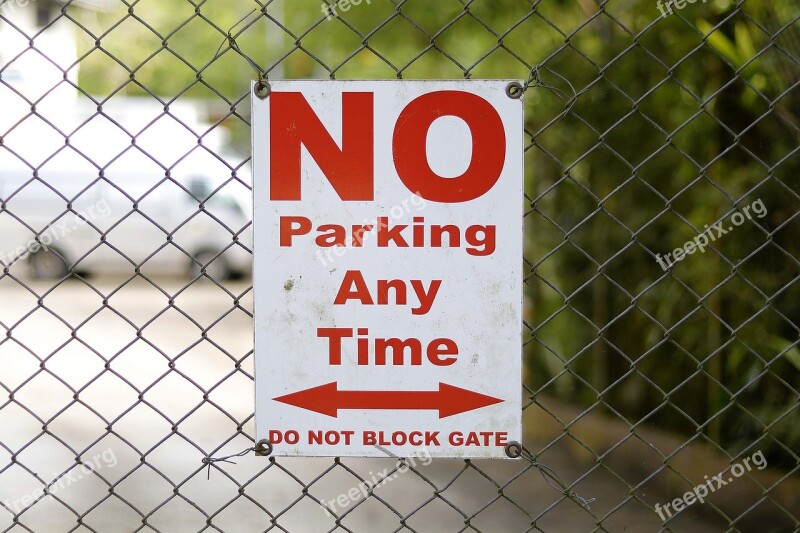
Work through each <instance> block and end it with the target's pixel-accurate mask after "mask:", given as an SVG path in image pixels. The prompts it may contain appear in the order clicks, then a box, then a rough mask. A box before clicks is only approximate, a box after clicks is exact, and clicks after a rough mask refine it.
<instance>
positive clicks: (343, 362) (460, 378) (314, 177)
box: [253, 81, 523, 457]
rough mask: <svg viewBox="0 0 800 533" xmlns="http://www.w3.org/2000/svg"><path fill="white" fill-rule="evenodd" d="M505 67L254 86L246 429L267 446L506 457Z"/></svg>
mask: <svg viewBox="0 0 800 533" xmlns="http://www.w3.org/2000/svg"><path fill="white" fill-rule="evenodd" d="M507 84H508V82H507V81H425V82H423V81H378V82H376V81H370V82H339V81H280V82H274V83H273V84H272V85H271V87H270V89H271V92H270V93H269V95H266V94H261V96H264V98H259V97H256V96H254V97H253V165H254V177H253V183H254V186H253V191H254V225H255V245H254V246H255V248H254V254H255V268H254V276H255V279H254V284H255V335H256V339H255V358H256V360H255V366H256V368H255V371H256V435H257V438H258V439H259V440H260V439H268V440H269V441H270V443H271V444H272V446H273V453H274V454H275V455H282V456H333V455H335V456H378V457H385V456H386V453H385V452H384V451H383V450H381V448H383V449H384V450H388V451H389V452H391V453H392V454H394V455H397V456H408V455H410V454H411V453H413V452H414V450H418V449H419V448H423V447H424V448H427V450H428V451H429V452H430V454H431V455H432V456H437V457H505V452H504V447H505V445H506V444H507V443H508V442H511V441H519V440H520V437H521V391H520V382H521V324H522V317H521V298H522V271H521V269H522V208H523V203H522V202H523V200H522V199H523V195H522V183H523V163H522V161H523V112H522V104H521V101H520V100H518V99H513V98H510V97H509V96H507V95H506V86H507ZM255 92H256V93H257V92H258V91H257V90H256V91H255ZM266 92H267V91H264V93H266Z"/></svg>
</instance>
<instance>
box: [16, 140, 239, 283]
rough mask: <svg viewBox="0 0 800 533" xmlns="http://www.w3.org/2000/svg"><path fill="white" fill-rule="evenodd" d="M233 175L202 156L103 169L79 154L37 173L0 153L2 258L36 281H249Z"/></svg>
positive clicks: (137, 158)
mask: <svg viewBox="0 0 800 533" xmlns="http://www.w3.org/2000/svg"><path fill="white" fill-rule="evenodd" d="M233 173H234V171H232V170H231V167H229V166H228V165H226V164H225V163H223V162H221V161H219V160H218V159H216V158H215V157H213V156H211V155H210V154H208V153H206V152H198V153H196V154H194V153H193V154H190V156H189V157H187V158H186V159H184V160H182V161H180V162H178V163H177V164H175V165H174V166H173V167H172V168H170V169H169V170H166V169H164V168H162V167H161V166H160V165H158V164H156V163H154V162H153V161H152V160H150V159H149V158H147V157H145V156H143V155H141V153H139V152H134V155H124V156H122V157H121V158H119V159H118V160H115V161H114V162H112V163H111V164H109V165H107V166H106V167H104V168H103V170H102V172H101V171H100V170H99V169H98V168H96V167H94V166H93V165H92V164H90V163H89V162H88V161H86V160H85V159H83V158H81V157H79V156H77V155H73V156H68V157H56V158H54V159H53V160H52V161H48V162H47V163H45V164H44V165H42V166H41V168H40V169H38V170H37V171H36V172H34V171H33V170H32V169H31V168H29V167H28V166H26V165H23V164H22V163H21V162H19V161H18V160H16V161H15V160H14V159H13V158H11V157H5V156H3V157H0V262H2V263H3V264H4V265H6V266H8V265H11V264H15V265H16V264H22V263H24V264H27V265H28V267H29V269H30V273H31V275H32V276H34V277H37V278H61V277H64V276H66V275H67V274H68V273H69V272H70V271H72V272H75V273H79V274H89V275H91V274H132V273H134V272H141V273H142V274H143V275H146V276H149V275H164V274H168V275H173V274H188V275H191V276H199V275H201V273H203V272H204V273H205V274H206V275H208V276H209V277H211V278H213V279H224V278H226V277H231V276H243V275H247V274H249V273H250V270H251V268H252V256H251V254H250V252H249V250H251V249H252V227H251V224H250V219H251V212H252V208H251V203H252V200H251V197H250V189H249V184H250V177H249V172H248V171H247V170H246V169H245V168H244V167H242V168H240V169H236V170H235V174H236V177H235V178H233V177H232V174H233ZM37 239H38V241H37Z"/></svg>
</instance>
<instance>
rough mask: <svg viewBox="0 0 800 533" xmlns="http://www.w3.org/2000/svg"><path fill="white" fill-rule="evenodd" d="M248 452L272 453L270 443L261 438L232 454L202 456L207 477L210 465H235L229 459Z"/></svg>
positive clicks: (262, 454)
mask: <svg viewBox="0 0 800 533" xmlns="http://www.w3.org/2000/svg"><path fill="white" fill-rule="evenodd" d="M250 452H256V455H258V456H267V455H271V454H272V443H271V442H270V441H268V440H267V439H262V440H260V441H258V442H257V443H256V445H255V446H251V447H249V448H247V449H244V450H242V451H240V452H239V453H234V454H233V455H226V456H225V457H203V459H201V462H202V463H203V464H204V465H206V466H208V479H211V465H213V464H214V463H229V464H232V465H235V464H236V462H235V461H231V459H233V458H234V457H244V456H245V455H247V454H248V453H250Z"/></svg>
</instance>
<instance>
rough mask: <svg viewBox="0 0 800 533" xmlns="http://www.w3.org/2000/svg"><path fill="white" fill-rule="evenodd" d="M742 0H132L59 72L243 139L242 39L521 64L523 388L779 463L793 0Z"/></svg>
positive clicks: (469, 64) (459, 65)
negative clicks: (719, 230)
mask: <svg viewBox="0 0 800 533" xmlns="http://www.w3.org/2000/svg"><path fill="white" fill-rule="evenodd" d="M739 4H740V3H736V2H733V1H732V0H713V1H709V2H708V3H700V2H698V3H696V4H692V5H689V6H688V7H686V8H685V9H684V10H682V11H680V12H678V13H677V14H676V15H671V16H668V17H666V18H663V19H661V18H660V13H659V11H658V9H657V8H656V5H655V1H654V0H629V1H623V0H620V1H615V0H612V1H610V2H608V3H604V4H603V7H602V8H600V7H598V5H597V4H596V3H595V2H593V1H591V0H571V1H568V0H538V1H531V0H475V1H472V2H466V1H464V2H461V1H457V0H452V1H442V2H436V3H432V2H425V1H422V0H408V1H405V2H401V1H394V2H393V1H389V0H372V2H371V3H369V4H367V3H366V2H364V3H362V4H361V5H360V6H354V7H352V8H351V9H350V10H349V11H347V12H340V15H341V18H340V19H335V20H330V21H329V20H326V19H325V17H324V15H323V14H322V11H321V6H320V3H319V1H318V0H291V1H287V0H275V1H273V2H270V3H268V4H267V5H266V6H265V5H263V4H260V3H258V2H255V1H253V0H207V1H205V2H198V3H192V2H190V1H189V0H141V1H139V2H136V3H134V4H133V5H132V7H130V9H119V10H117V11H116V12H112V13H106V14H103V15H102V16H100V18H99V19H95V18H94V15H85V16H86V17H88V18H90V19H91V20H85V21H82V22H84V23H85V24H86V27H87V32H86V35H85V36H84V37H83V39H82V46H84V53H85V56H84V58H83V59H82V61H81V76H80V85H81V87H82V88H83V89H85V90H87V91H88V92H90V93H92V94H94V95H99V96H101V97H103V98H108V97H112V98H114V97H117V96H119V95H123V94H124V95H129V96H130V95H140V96H141V95H151V94H152V95H156V96H158V97H160V98H162V99H163V100H164V101H165V102H171V101H175V100H178V101H182V100H185V99H192V100H195V99H201V100H204V101H205V102H206V103H207V104H208V105H209V106H210V108H211V109H212V110H214V114H215V116H217V117H218V118H219V126H218V127H224V128H228V129H229V130H230V131H231V132H232V133H233V140H234V143H235V144H236V147H237V148H238V149H239V150H240V152H241V153H243V154H245V153H247V151H248V150H249V146H248V143H249V141H248V136H249V129H248V126H247V114H248V108H249V100H248V98H249V96H248V89H249V83H250V80H251V79H253V78H254V77H256V76H257V73H256V70H255V68H254V66H253V65H252V64H251V63H250V62H248V61H247V60H246V59H245V58H244V57H243V56H247V57H249V58H251V59H252V61H253V62H255V63H256V67H257V68H259V69H261V70H265V71H266V72H267V75H268V76H269V77H272V78H275V77H285V78H295V79H297V78H328V77H336V78H340V79H385V78H396V77H402V78H406V79H417V78H425V79H429V78H437V79H444V78H463V77H472V78H520V79H528V77H529V75H530V74H531V67H532V66H536V67H537V72H538V77H539V79H540V81H541V86H537V84H534V86H533V87H531V88H530V89H529V90H528V92H527V94H526V96H525V103H526V113H527V131H528V134H529V136H530V139H529V140H530V146H529V148H528V150H527V151H526V172H527V174H526V191H527V195H526V209H527V211H528V213H529V214H528V216H527V217H526V224H527V242H526V265H527V267H528V275H527V278H526V298H527V302H528V304H529V305H528V312H527V317H526V325H527V329H526V332H525V333H526V335H525V339H524V342H525V346H526V362H527V366H528V372H527V375H528V376H529V377H528V386H529V387H530V388H531V390H532V391H534V394H533V395H532V398H534V401H535V398H537V397H538V396H539V395H554V396H557V397H560V398H562V399H565V400H568V401H571V402H574V403H577V404H580V405H583V406H585V407H587V408H594V409H602V410H605V411H607V412H609V413H612V414H613V415H615V416H618V417H620V418H622V419H624V420H626V421H628V423H630V424H631V425H634V424H653V425H657V426H659V427H662V428H669V429H670V430H672V431H675V432H680V433H682V434H683V435H685V436H691V437H692V438H694V439H697V440H706V441H708V442H709V443H713V444H714V445H716V446H719V447H721V448H724V449H725V450H727V451H728V452H730V453H732V454H737V453H750V452H752V451H754V450H756V449H762V450H764V451H765V452H768V453H769V459H770V463H771V465H772V466H777V465H778V464H780V463H784V464H786V465H795V464H796V461H797V460H798V455H797V454H800V424H798V423H797V420H798V402H799V401H800V394H799V393H798V389H800V349H799V348H798V346H797V344H798V340H799V339H800V335H799V333H800V329H798V324H800V298H799V297H798V296H799V295H798V285H797V280H798V275H800V269H799V268H798V266H799V265H800V263H798V258H800V249H799V247H798V239H797V236H798V234H799V233H798V224H800V222H799V221H798V219H797V216H798V213H800V202H798V199H800V197H798V186H799V185H800V155H798V149H799V147H800V135H798V124H797V116H798V113H800V97H799V96H798V93H797V90H796V85H797V83H798V82H799V81H800V68H799V67H798V63H799V62H800V60H799V59H798V58H800V28H798V23H793V24H792V21H793V20H794V18H795V17H796V16H797V13H796V12H797V6H796V5H795V4H794V3H793V0H776V1H771V2H761V1H756V0H750V1H746V2H744V3H743V5H741V6H740V5H739ZM465 6H466V7H465ZM237 23H238V24H237ZM229 31H230V32H231V36H232V37H233V38H234V39H235V43H236V46H237V47H238V51H237V50H235V49H234V47H232V46H231V41H230V40H229V39H228V36H227V33H228V32H229ZM231 112H233V114H231ZM244 157H246V156H244ZM759 198H760V199H761V200H762V201H763V203H764V205H765V206H766V207H767V209H768V210H769V213H768V215H767V216H766V217H764V218H762V219H755V220H754V222H746V223H745V224H744V225H742V226H741V227H739V228H737V229H735V230H734V232H732V233H731V234H729V235H727V236H725V237H723V238H722V240H720V241H718V242H716V243H714V245H713V247H712V248H713V249H710V250H708V251H707V252H706V253H705V254H702V255H700V254H694V255H692V256H689V257H687V258H686V259H685V260H683V261H682V262H681V263H679V264H677V265H676V266H675V267H673V268H672V270H671V272H669V273H664V272H663V271H662V270H661V268H660V267H659V266H658V264H657V263H656V261H655V259H654V257H655V256H654V254H655V253H661V254H664V253H666V252H669V251H671V250H673V249H675V248H678V247H679V246H682V245H683V243H685V242H686V241H688V240H690V239H692V238H693V237H694V236H695V235H696V234H697V233H698V232H699V231H702V230H703V228H704V226H706V225H711V224H713V223H715V222H717V221H718V220H721V219H726V218H727V216H728V215H729V213H731V212H732V210H734V209H735V208H737V207H738V208H741V207H743V206H745V205H749V204H750V203H752V202H753V201H755V200H757V199H759Z"/></svg>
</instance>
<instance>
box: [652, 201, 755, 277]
mask: <svg viewBox="0 0 800 533" xmlns="http://www.w3.org/2000/svg"><path fill="white" fill-rule="evenodd" d="M751 208H752V210H753V211H754V212H755V214H756V216H757V217H758V218H764V217H765V216H767V208H766V207H764V202H763V201H761V198H759V199H758V200H756V201H755V202H753V203H752V204H751V205H747V206H745V207H744V208H743V209H742V211H743V212H744V214H742V213H741V212H739V211H737V212H735V213H734V214H732V215H731V217H730V221H731V223H733V226H741V225H742V224H744V221H745V220H753V217H752V215H751V214H750V209H751ZM745 216H746V217H747V218H745ZM733 226H728V228H727V229H725V228H724V227H723V225H722V221H720V222H717V223H716V224H714V225H713V226H711V227H710V228H709V227H708V225H706V226H705V228H706V231H704V232H703V233H701V234H700V235H698V236H696V237H695V238H694V240H692V241H687V242H686V244H684V245H683V246H682V247H681V248H676V249H675V250H673V251H671V252H670V253H668V254H664V258H665V259H666V261H665V260H664V259H662V258H661V254H656V262H657V263H658V264H659V266H660V267H661V268H662V269H663V270H664V272H666V271H667V270H668V269H670V268H672V266H673V265H674V264H675V263H677V262H678V261H683V259H684V258H685V257H686V256H687V255H692V254H693V253H695V252H696V251H698V250H700V253H701V254H702V253H705V251H706V247H707V246H708V244H709V240H708V238H709V237H711V242H713V241H715V240H717V239H718V238H719V237H722V236H723V235H727V234H728V232H730V231H731V230H733ZM712 230H713V231H712ZM706 233H708V235H706ZM715 233H716V235H715ZM670 256H673V257H674V261H672V262H670V260H669V259H670Z"/></svg>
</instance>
